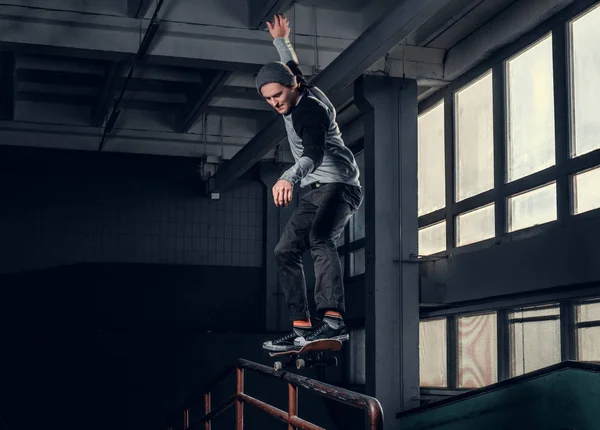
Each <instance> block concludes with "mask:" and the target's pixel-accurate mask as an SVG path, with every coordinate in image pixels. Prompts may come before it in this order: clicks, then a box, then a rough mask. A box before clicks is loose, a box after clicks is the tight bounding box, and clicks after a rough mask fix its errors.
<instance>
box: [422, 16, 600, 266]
mask: <svg viewBox="0 0 600 430" xmlns="http://www.w3.org/2000/svg"><path fill="white" fill-rule="evenodd" d="M563 24H564V27H563V28H560V25H554V26H553V28H554V30H552V31H551V32H549V33H546V34H544V35H542V36H541V37H539V38H538V39H537V40H535V41H533V42H530V43H528V44H524V43H522V42H520V41H518V42H515V44H514V47H510V48H511V49H512V52H510V53H507V55H506V56H504V57H498V58H491V59H490V60H489V61H488V62H486V64H483V65H481V66H479V67H478V68H477V70H473V71H472V72H469V73H467V74H465V75H464V76H462V77H460V78H459V79H458V80H457V81H455V82H452V83H451V84H450V85H448V86H447V87H445V88H444V89H443V90H440V91H438V92H437V93H436V94H434V95H433V96H431V97H430V98H428V99H427V100H424V101H423V102H422V103H421V105H420V115H419V120H418V127H419V131H418V135H419V137H418V140H419V161H418V162H419V174H418V181H419V188H418V192H419V205H418V216H419V255H420V256H428V255H432V254H442V253H448V254H452V253H453V252H455V249H456V248H460V247H464V248H465V250H464V251H462V250H461V252H468V251H471V250H475V249H480V248H481V246H487V245H489V246H491V245H492V244H497V243H503V242H510V241H512V240H514V238H515V237H516V238H523V237H529V236H530V235H531V234H537V233H539V232H542V231H544V230H546V229H549V228H553V227H555V226H559V225H564V222H565V221H567V220H566V217H569V216H578V215H580V214H583V213H588V212H593V214H591V215H589V216H594V215H597V214H598V213H600V187H598V186H597V184H598V183H600V115H598V112H600V83H599V82H600V32H598V31H597V29H598V27H599V26H600V6H595V7H593V8H591V9H588V10H586V11H583V12H582V13H580V14H578V15H577V16H575V17H574V18H572V19H570V21H563ZM565 31H566V32H567V36H568V37H567V38H566V39H565ZM563 40H565V41H566V42H567V43H563V42H562V41H563ZM594 42H597V43H594ZM555 89H556V90H555ZM450 114H451V115H452V117H451V119H452V122H450V121H449V117H450ZM557 120H558V121H559V126H558V127H556V126H555V125H556V121H557ZM445 126H448V127H449V128H446V127H445ZM446 151H452V153H451V154H447V153H446ZM536 226H543V228H537V229H532V228H535V227H536ZM524 230H526V231H524ZM479 242H487V244H484V245H479V246H476V247H470V246H468V245H472V244H476V243H479ZM442 255H443V254H442Z"/></svg>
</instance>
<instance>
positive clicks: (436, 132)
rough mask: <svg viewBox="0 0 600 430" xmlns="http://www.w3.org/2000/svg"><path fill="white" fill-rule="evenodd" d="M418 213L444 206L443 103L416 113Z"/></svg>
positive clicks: (421, 213)
mask: <svg viewBox="0 0 600 430" xmlns="http://www.w3.org/2000/svg"><path fill="white" fill-rule="evenodd" d="M418 152H419V156H418V158H419V171H418V181H419V185H418V186H419V216H420V215H424V214H428V213H431V212H433V211H436V210H438V209H441V208H443V207H444V206H445V204H446V203H445V202H446V190H445V183H446V176H445V174H444V172H445V170H444V103H443V102H442V103H440V104H439V105H437V106H436V107H434V108H433V109H431V110H429V111H427V112H425V113H423V114H422V115H420V116H419V151H418Z"/></svg>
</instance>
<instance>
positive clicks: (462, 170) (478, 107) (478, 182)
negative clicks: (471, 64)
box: [455, 71, 494, 201]
mask: <svg viewBox="0 0 600 430" xmlns="http://www.w3.org/2000/svg"><path fill="white" fill-rule="evenodd" d="M455 118H456V146H455V151H456V200H457V201H460V200H464V199H466V198H468V197H472V196H475V195H477V194H480V193H482V192H483V191H487V190H490V189H492V188H493V187H494V115H493V94H492V72H491V71H489V72H488V73H486V74H485V75H483V76H482V77H481V78H479V79H477V80H476V81H475V82H472V83H470V84H469V85H467V86H466V87H465V88H463V89H461V90H459V91H457V92H456V115H455Z"/></svg>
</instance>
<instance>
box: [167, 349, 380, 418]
mask: <svg viewBox="0 0 600 430" xmlns="http://www.w3.org/2000/svg"><path fill="white" fill-rule="evenodd" d="M246 369H247V370H250V371H253V372H256V373H260V374H263V375H266V376H271V377H275V378H278V379H283V380H284V381H286V382H287V383H288V410H287V411H283V410H281V409H279V408H276V407H275V406H272V405H269V404H268V403H265V402H262V401H260V400H258V399H256V398H254V397H251V396H249V395H248V394H246V393H245V392H244V379H245V378H244V374H245V370H246ZM232 372H235V374H236V392H235V394H233V395H232V396H231V397H229V398H228V399H227V400H225V401H224V402H222V403H221V404H219V405H218V406H217V407H216V408H214V409H212V408H211V393H212V391H214V390H215V388H216V387H217V386H218V385H219V384H220V383H221V382H223V381H224V380H225V379H226V378H227V377H228V376H229V375H230V374H231V373H232ZM298 388H304V389H306V390H308V391H311V392H313V393H315V394H318V395H320V396H322V397H326V398H328V399H332V400H335V401H338V402H340V403H344V404H346V405H348V406H351V407H354V408H358V409H362V410H364V411H366V413H367V414H368V417H369V424H368V430H382V429H383V410H382V408H381V404H380V403H379V401H378V400H377V399H375V398H373V397H370V396H366V395H364V394H360V393H355V392H353V391H349V390H345V389H343V388H339V387H335V386H333V385H330V384H326V383H324V382H320V381H316V380H314V379H310V378H307V377H304V376H300V375H297V374H294V373H289V372H285V371H279V372H278V371H275V370H273V369H272V368H271V367H267V366H264V365H262V364H259V363H254V362H252V361H248V360H244V359H241V358H240V359H238V360H237V362H236V364H235V365H234V366H231V367H229V368H227V369H226V370H225V371H223V372H222V373H221V374H219V375H218V376H217V377H216V378H215V379H214V380H213V382H211V383H210V384H209V386H208V387H207V389H205V390H204V391H202V392H200V393H198V394H196V395H195V396H192V398H190V399H189V400H188V401H187V402H186V404H185V406H184V407H183V430H202V428H203V429H204V430H211V424H212V421H213V420H214V419H215V418H217V417H218V416H219V415H221V414H222V413H223V412H225V411H226V410H227V409H229V408H230V407H231V406H233V405H234V404H235V409H236V414H235V416H236V419H235V421H236V427H235V428H236V430H243V428H244V404H246V405H249V406H253V407H255V408H257V409H260V410H262V411H264V412H266V413H268V414H270V415H271V416H273V417H275V418H277V419H279V420H281V421H283V422H285V423H287V425H288V430H293V429H302V430H325V429H323V428H322V427H319V426H317V425H315V424H312V423H310V422H308V421H305V420H303V419H302V418H300V417H298ZM201 399H202V400H203V401H204V415H203V416H202V417H201V418H199V419H198V421H196V422H194V423H190V408H191V406H192V405H193V404H196V403H197V402H198V401H200V400H201ZM168 429H169V430H174V427H173V422H172V421H171V422H169V423H168Z"/></svg>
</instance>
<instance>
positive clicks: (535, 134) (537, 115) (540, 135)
mask: <svg viewBox="0 0 600 430" xmlns="http://www.w3.org/2000/svg"><path fill="white" fill-rule="evenodd" d="M507 76H508V118H507V119H508V148H507V149H508V150H507V167H508V181H509V182H510V181H514V180H516V179H519V178H522V177H524V176H527V175H530V174H532V173H535V172H538V171H540V170H543V169H545V168H547V167H550V166H552V165H554V162H555V154H554V84H553V68H552V36H550V35H549V36H547V37H546V38H544V39H542V40H541V41H540V42H538V43H536V44H534V45H532V46H531V47H529V48H528V49H526V50H525V51H523V52H521V53H520V54H519V55H518V56H516V57H514V58H513V59H511V60H509V61H508V62H507Z"/></svg>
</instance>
